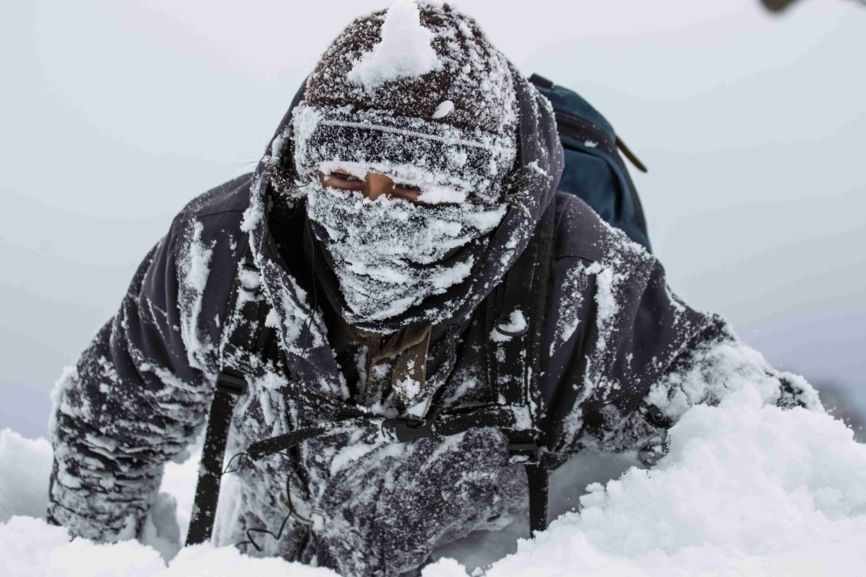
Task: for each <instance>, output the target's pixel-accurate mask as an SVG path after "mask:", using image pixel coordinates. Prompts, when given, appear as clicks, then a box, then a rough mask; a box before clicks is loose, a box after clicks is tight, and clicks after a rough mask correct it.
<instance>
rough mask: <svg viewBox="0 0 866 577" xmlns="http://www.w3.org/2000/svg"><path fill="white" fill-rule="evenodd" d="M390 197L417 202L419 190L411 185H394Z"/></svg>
mask: <svg viewBox="0 0 866 577" xmlns="http://www.w3.org/2000/svg"><path fill="white" fill-rule="evenodd" d="M391 196H394V197H397V198H403V199H405V200H410V201H412V202H417V201H418V197H419V196H421V189H420V188H418V187H417V186H415V185H413V184H395V185H394V191H393V192H392V193H391Z"/></svg>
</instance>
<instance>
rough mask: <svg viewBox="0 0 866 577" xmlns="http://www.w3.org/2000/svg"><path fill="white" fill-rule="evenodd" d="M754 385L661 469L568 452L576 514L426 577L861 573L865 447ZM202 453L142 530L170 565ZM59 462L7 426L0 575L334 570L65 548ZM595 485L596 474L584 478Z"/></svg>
mask: <svg viewBox="0 0 866 577" xmlns="http://www.w3.org/2000/svg"><path fill="white" fill-rule="evenodd" d="M749 393H750V392H749V391H748V389H745V390H744V392H743V394H738V395H732V396H731V397H729V398H727V399H725V400H724V401H723V402H722V403H721V404H720V405H719V406H714V407H711V406H704V405H700V406H696V407H693V408H691V409H689V410H687V411H686V412H685V413H684V414H683V416H682V418H681V419H680V421H679V422H678V423H677V424H676V425H675V426H674V427H673V429H672V430H671V449H670V452H669V454H668V455H667V456H665V457H664V458H663V459H662V460H661V461H660V462H659V463H658V465H657V466H656V467H655V468H653V469H651V470H647V469H641V468H637V467H628V469H627V470H625V472H624V473H622V475H620V473H621V472H622V471H623V470H624V469H625V467H626V466H628V465H629V464H630V462H631V461H630V456H629V455H620V456H604V457H603V456H600V455H596V454H593V453H587V454H585V455H582V456H579V457H577V458H575V459H573V460H572V461H571V462H569V463H567V464H566V465H565V466H564V467H563V468H562V469H561V470H560V471H558V472H557V473H556V474H555V476H554V479H553V484H554V487H555V505H554V508H555V509H557V508H558V509H559V510H565V509H567V508H568V507H569V506H571V507H573V506H575V505H577V502H578V500H579V503H580V507H581V510H580V512H566V513H565V514H564V515H562V516H560V517H559V518H558V519H557V520H555V521H554V522H553V523H552V524H551V526H550V529H549V530H548V531H546V532H544V533H542V534H541V535H539V536H538V537H537V538H536V539H534V540H531V541H530V540H520V541H519V542H518V543H517V547H516V552H514V549H515V541H516V538H517V537H519V536H521V535H522V534H523V531H524V530H525V527H523V526H519V525H518V524H515V525H514V526H511V527H506V528H505V529H504V530H503V531H502V532H500V533H487V534H479V535H473V536H471V537H470V538H469V540H468V541H467V542H466V543H463V544H461V545H458V546H451V547H449V548H448V549H447V550H444V551H441V552H440V554H442V555H446V557H444V558H442V559H440V560H439V561H437V562H436V563H434V564H432V565H430V566H428V567H427V568H426V569H425V570H424V577H454V576H465V575H470V574H471V575H475V574H480V571H479V570H476V571H473V569H474V568H475V567H476V566H478V565H487V564H488V563H490V562H491V561H493V563H492V565H490V566H487V567H486V571H485V573H484V574H486V575H487V576H488V577H501V576H510V577H513V576H518V575H520V576H523V575H527V576H528V575H544V576H545V577H552V576H557V575H563V576H564V575H569V576H588V575H605V576H608V575H630V576H636V575H637V576H643V575H646V576H655V575H659V576H661V575H664V576H665V577H669V576H671V575H695V574H700V575H819V574H827V575H830V574H832V575H843V576H844V575H851V576H854V575H862V571H863V567H864V562H866V548H864V547H863V543H866V491H864V487H866V445H863V444H860V443H857V442H855V440H854V438H853V433H852V431H851V430H850V429H849V428H847V427H846V426H845V425H844V424H843V423H842V422H841V421H839V420H836V419H834V418H833V417H832V416H830V415H828V414H826V413H822V412H817V411H807V410H804V409H792V410H782V409H779V408H776V407H773V406H764V407H761V406H759V404H758V403H757V402H756V399H757V394H749ZM192 455H193V456H192V457H191V458H190V459H188V460H187V461H186V462H185V463H183V464H175V463H169V464H168V465H167V466H166V471H165V477H164V479H163V483H162V491H164V492H165V493H167V494H168V495H170V496H171V497H170V498H164V499H163V500H162V501H161V505H160V507H159V510H158V511H155V512H154V513H153V514H152V517H153V523H154V524H153V525H152V526H151V527H150V528H149V534H148V535H147V536H146V538H145V541H148V542H150V543H152V544H154V545H156V546H157V548H159V549H160V550H161V551H163V554H164V555H165V556H166V557H169V558H170V557H171V556H172V555H174V552H175V551H176V550H177V548H178V543H177V542H175V543H174V544H169V543H167V542H166V541H165V539H166V537H168V538H169V539H170V538H171V537H172V536H174V538H175V541H176V539H177V537H178V536H179V535H183V534H184V533H185V528H186V524H187V523H188V515H189V508H190V505H191V501H192V492H193V485H194V481H195V470H196V465H197V453H196V451H195V450H194V449H193V451H192ZM50 458H51V450H50V447H49V445H48V443H47V441H45V440H44V439H35V440H30V439H24V438H22V437H21V436H19V435H18V434H17V433H15V432H14V431H11V430H8V429H6V430H3V431H2V433H0V523H2V525H0V559H2V560H3V566H4V568H5V573H4V575H9V576H15V577H18V576H24V575H27V576H30V575H34V576H35V575H46V576H48V575H51V576H59V575H63V576H72V575H87V576H93V575H112V576H114V575H120V576H124V575H136V576H140V577H141V576H151V575H160V576H169V575H209V576H216V575H221V576H226V577H229V576H235V575H238V576H240V575H256V576H257V577H268V576H270V575H274V576H276V575H286V574H291V575H295V576H298V577H307V576H311V577H312V576H325V575H333V573H332V572H330V571H327V570H324V569H315V568H309V567H303V566H299V565H296V564H287V563H285V562H284V561H282V560H278V559H265V560H262V559H253V558H249V557H244V556H242V555H240V554H239V553H238V552H237V551H236V550H235V549H234V548H233V547H213V546H210V545H208V546H199V547H196V548H192V549H187V550H183V551H181V552H180V554H179V555H177V556H176V557H174V558H173V560H171V562H170V563H169V565H168V567H167V568H166V566H165V564H164V563H163V561H162V560H161V558H160V554H159V553H158V552H157V550H156V549H154V548H153V547H150V546H145V545H140V544H136V543H131V542H124V543H118V544H113V545H96V544H93V543H91V542H89V541H86V540H82V539H75V540H74V541H72V542H71V543H68V542H67V538H66V535H65V531H64V530H63V529H61V528H57V527H52V526H49V525H47V524H46V523H45V522H44V521H43V520H41V519H40V518H38V517H39V516H40V515H41V513H42V511H43V510H44V507H45V500H46V495H47V483H48V469H49V466H50ZM590 481H600V482H591V483H589V485H588V486H586V484H587V483H588V482H590ZM224 486H225V487H229V488H230V487H231V481H230V480H227V483H226V484H225V485H224ZM584 487H585V488H584ZM224 490H225V489H224ZM175 503H176V505H177V519H176V520H175V515H174V514H172V508H173V507H174V504H175ZM175 524H177V525H178V526H175ZM508 553H511V554H508ZM505 554H508V555H507V556H505V557H504V558H501V559H498V560H495V559H496V558H497V557H501V556H502V555H505ZM447 556H453V557H457V558H458V559H460V560H462V561H463V563H464V564H461V563H458V562H457V561H455V560H454V559H452V558H450V557H447Z"/></svg>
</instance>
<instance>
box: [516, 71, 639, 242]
mask: <svg viewBox="0 0 866 577" xmlns="http://www.w3.org/2000/svg"><path fill="white" fill-rule="evenodd" d="M529 81H530V82H532V83H533V84H534V85H535V87H536V88H537V89H538V91H539V92H541V93H542V94H543V95H544V96H546V97H547V99H548V100H550V102H551V104H553V110H554V112H555V113H556V126H557V128H558V130H559V136H560V139H561V140H562V147H563V150H564V153H565V169H564V170H563V172H562V179H561V180H560V183H559V190H561V191H563V192H568V193H571V194H574V195H575V196H577V197H579V198H580V199H582V200H583V201H584V202H585V203H586V204H588V205H589V206H590V207H592V209H593V210H595V211H596V212H597V213H598V214H599V216H601V218H602V219H604V220H605V221H607V222H608V223H609V224H611V225H612V226H615V227H617V228H619V229H621V230H622V231H624V232H625V233H626V234H627V235H628V236H629V238H631V239H632V240H633V241H635V242H637V243H639V244H641V245H643V246H644V248H646V249H647V250H650V249H651V247H650V241H649V234H648V233H647V226H646V219H645V218H644V213H643V207H642V206H641V203H640V199H639V198H638V195H637V189H635V186H634V183H633V182H632V180H631V177H630V176H629V174H628V170H627V169H626V166H625V163H624V162H623V160H622V158H621V157H620V155H619V152H621V153H622V154H623V156H625V157H626V158H628V159H629V160H630V161H631V162H632V164H634V166H635V167H636V168H637V169H638V170H640V171H641V172H646V171H647V170H646V167H645V166H644V165H643V163H641V161H640V160H638V158H637V157H636V156H635V155H634V154H633V153H632V152H631V151H630V150H629V149H628V147H627V146H626V145H625V143H624V142H623V141H622V140H620V138H619V137H618V136H617V135H616V133H615V132H614V130H613V126H611V125H610V123H609V122H608V121H607V120H606V119H605V118H604V116H602V115H601V114H600V113H599V112H598V111H597V110H596V109H595V108H593V107H592V105H590V104H589V103H588V102H587V101H586V100H584V99H583V98H582V97H581V96H580V95H579V94H577V93H576V92H574V91H571V90H569V89H567V88H564V87H562V86H556V85H555V84H553V82H551V81H550V80H548V79H546V78H543V77H541V76H539V75H537V74H533V75H532V76H530V78H529Z"/></svg>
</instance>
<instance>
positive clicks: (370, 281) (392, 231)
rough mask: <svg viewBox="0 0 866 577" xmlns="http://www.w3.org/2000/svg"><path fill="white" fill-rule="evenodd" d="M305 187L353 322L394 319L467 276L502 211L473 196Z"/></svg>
mask: <svg viewBox="0 0 866 577" xmlns="http://www.w3.org/2000/svg"><path fill="white" fill-rule="evenodd" d="M304 191H305V193H306V199H307V216H308V218H309V220H310V221H311V224H312V226H311V228H312V230H313V234H314V236H315V237H316V239H317V240H318V241H319V243H320V245H321V246H322V248H323V250H324V252H325V254H326V255H327V257H328V259H329V261H330V262H329V264H330V266H331V269H332V270H333V272H334V275H335V276H336V278H337V281H338V284H339V288H340V293H341V295H342V297H343V299H344V301H345V307H342V308H343V309H344V310H343V316H344V320H346V322H348V323H350V324H367V323H375V322H376V321H385V320H391V319H395V318H397V317H399V316H401V315H403V314H404V313H406V312H407V311H409V310H410V309H411V308H412V307H414V306H416V305H419V304H420V303H422V302H424V301H425V300H426V299H428V298H430V297H431V296H434V295H440V294H443V293H445V292H446V291H448V289H449V288H451V287H454V286H455V285H458V284H460V283H462V282H464V281H465V280H466V279H467V278H468V277H470V275H471V274H472V271H473V267H474V266H475V264H476V260H477V257H478V254H480V253H481V251H482V250H483V249H484V247H485V246H486V242H487V238H486V237H487V235H488V233H490V232H491V231H492V230H493V229H495V228H496V226H497V225H498V224H499V222H500V221H501V220H502V217H503V215H504V214H505V205H504V204H496V205H490V204H482V203H480V202H478V201H475V200H472V199H469V200H466V201H464V202H462V203H459V204H448V205H446V204H438V205H423V204H415V203H411V202H409V201H406V200H403V199H394V198H388V197H386V196H384V195H383V196H380V197H379V198H377V199H376V200H370V199H367V198H364V197H363V195H362V194H361V193H359V192H349V191H344V190H337V189H332V188H325V187H323V186H322V185H321V184H320V183H319V182H312V183H310V184H309V185H307V186H306V187H305V188H304ZM458 304H459V303H450V305H452V306H449V307H443V308H451V309H452V310H453V309H454V308H456V305H458ZM441 312H442V314H443V315H446V316H447V312H448V311H447V310H443V311H441ZM426 320H435V319H429V318H428V319H426Z"/></svg>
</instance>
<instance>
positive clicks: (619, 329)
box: [565, 235, 823, 463]
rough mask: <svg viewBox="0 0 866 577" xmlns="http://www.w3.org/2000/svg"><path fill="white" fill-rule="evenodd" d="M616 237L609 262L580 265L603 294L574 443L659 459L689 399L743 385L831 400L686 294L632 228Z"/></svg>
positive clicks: (595, 311)
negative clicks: (629, 234)
mask: <svg viewBox="0 0 866 577" xmlns="http://www.w3.org/2000/svg"><path fill="white" fill-rule="evenodd" d="M614 240H616V241H617V242H614V243H610V245H609V250H608V252H607V255H606V257H605V258H604V259H602V260H601V261H600V262H594V263H592V264H585V263H584V264H581V265H579V266H581V267H582V273H583V274H584V275H586V276H587V277H588V279H589V282H587V283H586V286H589V287H591V291H590V294H593V298H592V299H591V306H587V307H584V309H585V311H586V312H585V326H584V331H585V332H586V335H585V339H584V342H585V343H586V344H585V347H584V348H583V351H582V354H584V355H586V359H585V362H584V363H582V364H581V366H583V367H584V370H583V372H582V374H580V375H576V378H577V380H578V381H579V382H578V386H577V388H578V389H579V390H580V398H579V402H578V403H577V406H576V407H575V410H574V412H573V413H572V415H571V418H572V419H574V421H575V422H576V423H578V427H577V429H576V434H575V436H574V437H573V438H572V439H571V440H570V441H566V442H567V443H569V442H570V446H569V447H565V448H566V449H570V450H577V449H580V448H582V447H585V446H595V447H596V448H598V449H601V450H603V451H613V452H619V451H626V450H635V451H637V452H638V455H639V457H640V458H641V459H642V460H643V461H644V462H646V463H652V462H654V461H656V460H657V459H658V458H659V457H660V456H661V455H663V454H664V453H665V452H666V450H667V446H666V437H667V430H668V429H669V428H670V427H671V426H672V425H673V424H674V423H675V422H676V421H677V420H678V419H679V417H680V416H681V415H682V414H683V413H684V412H685V411H686V410H687V409H688V408H689V407H691V406H693V405H696V404H711V405H714V404H718V403H720V402H723V401H724V400H725V399H726V398H727V397H729V396H730V395H734V394H738V395H743V398H745V399H747V402H752V403H754V404H756V405H757V406H760V405H762V404H775V405H778V406H781V407H785V408H789V407H795V406H801V407H807V408H810V409H815V410H823V408H822V407H821V403H820V401H819V399H818V395H817V392H816V391H815V390H814V389H813V388H812V387H811V385H809V383H807V382H806V381H805V380H804V379H803V378H802V377H799V376H797V375H794V374H791V373H785V372H782V371H779V370H776V369H774V368H773V367H771V366H770V365H769V364H768V363H767V362H766V361H765V360H764V358H763V356H762V355H761V354H760V353H758V352H757V351H755V350H754V349H752V348H750V347H749V346H747V345H746V344H744V343H743V342H741V341H740V340H739V339H738V338H737V337H736V335H735V334H734V332H733V331H732V329H731V328H730V326H729V325H728V323H727V322H726V321H725V320H724V319H723V318H722V317H721V316H719V315H717V314H713V313H707V312H699V311H696V310H694V309H692V308H691V307H689V306H688V305H686V304H685V303H684V302H683V301H682V300H681V299H680V298H679V297H677V296H676V295H675V294H674V293H673V292H672V291H671V289H670V287H669V286H668V285H667V282H666V280H665V273H664V268H663V266H662V265H661V263H660V262H659V261H658V260H657V259H656V258H655V257H653V256H651V255H649V254H648V253H646V252H645V251H643V249H641V248H640V247H638V246H637V245H635V244H633V243H629V242H628V241H627V240H625V239H624V237H623V236H622V235H615V236H614ZM587 300H589V299H587ZM578 354H581V353H578ZM573 378H574V376H573Z"/></svg>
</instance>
